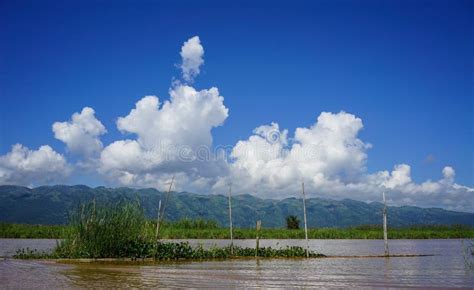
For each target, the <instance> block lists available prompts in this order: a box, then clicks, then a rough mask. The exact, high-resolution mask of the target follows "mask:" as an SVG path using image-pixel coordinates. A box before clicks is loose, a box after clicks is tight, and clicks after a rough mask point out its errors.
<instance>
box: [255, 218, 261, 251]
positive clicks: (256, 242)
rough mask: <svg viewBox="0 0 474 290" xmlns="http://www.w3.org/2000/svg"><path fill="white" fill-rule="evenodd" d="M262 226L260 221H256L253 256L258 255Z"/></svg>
mask: <svg viewBox="0 0 474 290" xmlns="http://www.w3.org/2000/svg"><path fill="white" fill-rule="evenodd" d="M261 227H262V221H261V220H258V221H257V238H256V240H255V257H258V249H259V247H260V228H261Z"/></svg>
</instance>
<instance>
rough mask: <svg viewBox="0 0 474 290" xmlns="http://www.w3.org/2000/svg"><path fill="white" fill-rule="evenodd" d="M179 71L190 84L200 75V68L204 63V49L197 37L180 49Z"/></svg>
mask: <svg viewBox="0 0 474 290" xmlns="http://www.w3.org/2000/svg"><path fill="white" fill-rule="evenodd" d="M180 54H181V59H182V63H181V66H180V67H181V71H182V74H183V78H184V80H185V81H187V82H192V81H193V80H194V78H195V77H196V76H197V75H198V74H199V73H200V71H201V70H200V67H201V65H202V64H203V63H204V58H203V57H204V48H203V47H202V45H201V40H200V39H199V36H194V37H191V38H190V39H188V40H187V41H185V42H184V44H183V46H182V47H181V53H180Z"/></svg>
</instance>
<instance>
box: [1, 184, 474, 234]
mask: <svg viewBox="0 0 474 290" xmlns="http://www.w3.org/2000/svg"><path fill="white" fill-rule="evenodd" d="M164 196H165V194H164V193H163V192H159V191H157V190H155V189H151V188H148V189H132V188H123V187H122V188H106V187H96V188H90V187H87V186H84V185H76V186H64V185H56V186H42V187H37V188H34V189H30V188H27V187H21V186H10V185H4V186H0V222H7V223H26V224H65V223H67V221H68V217H69V215H70V213H71V212H72V211H73V210H75V209H76V208H77V206H78V205H79V204H80V203H82V202H88V201H91V200H93V199H95V200H96V202H99V203H113V202H116V201H120V200H124V199H125V200H137V199H138V200H139V201H140V203H141V205H142V206H143V208H144V210H145V213H146V215H147V216H149V217H150V218H154V217H156V215H157V207H158V202H159V200H160V199H161V200H164ZM232 205H233V209H232V213H233V219H234V225H235V226H236V227H253V226H254V224H255V221H256V220H257V219H261V220H262V223H263V225H264V226H265V227H284V226H285V225H286V224H285V217H286V216H288V215H296V216H298V217H299V218H300V220H303V218H302V211H303V210H302V200H301V199H297V198H287V199H283V200H272V199H261V198H257V197H255V196H252V195H248V194H244V195H237V196H234V197H233V202H232ZM307 211H308V225H309V227H347V226H356V225H363V224H379V223H381V221H382V204H380V203H364V202H360V201H355V200H350V199H344V200H340V201H336V200H329V199H320V198H311V199H308V200H307ZM185 217H186V218H191V219H193V218H198V217H199V218H203V219H211V220H215V221H217V222H218V223H219V224H220V225H222V226H225V225H227V223H228V213H227V197H226V196H222V195H199V194H194V193H187V192H173V193H171V197H170V200H169V203H168V205H167V208H166V218H167V219H168V220H173V221H175V220H179V219H181V218H185ZM388 223H389V226H397V227H398V226H409V225H420V224H425V225H441V224H443V225H450V224H465V225H470V226H474V213H463V212H454V211H447V210H444V209H439V208H418V207H413V206H402V207H389V209H388Z"/></svg>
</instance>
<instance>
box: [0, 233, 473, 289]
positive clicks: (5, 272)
mask: <svg viewBox="0 0 474 290" xmlns="http://www.w3.org/2000/svg"><path fill="white" fill-rule="evenodd" d="M1 242H2V241H1V240H0V245H1ZM226 242H227V241H215V240H214V241H193V243H203V244H204V245H206V246H212V245H213V244H214V243H217V245H222V244H223V243H226ZM237 243H238V244H239V245H242V246H253V241H251V240H245V241H237ZM263 243H266V244H265V245H272V246H275V245H276V243H278V245H279V246H285V245H286V244H288V243H291V244H296V243H302V241H295V240H291V241H287V240H267V241H263ZM390 246H391V251H392V252H394V253H425V254H435V255H436V256H432V257H412V258H388V259H387V258H372V259H371V258H323V259H259V260H256V259H233V260H225V261H201V262H168V263H157V264H134V265H127V264H125V265H124V264H121V265H118V264H117V265H114V264H79V265H65V264H58V263H54V262H39V261H18V260H12V259H7V260H4V261H0V281H2V286H0V287H6V288H18V287H25V288H33V287H35V288H37V287H40V288H64V287H79V288H83V287H114V288H115V287H117V288H123V287H218V288H223V287H317V286H326V287H328V286H336V287H350V286H359V287H429V286H444V287H448V286H451V287H456V286H458V287H472V286H473V285H474V273H473V271H472V270H468V269H466V268H465V266H464V262H463V257H462V246H461V241H460V240H395V241H391V244H390ZM311 248H312V249H314V250H318V251H321V252H323V253H325V254H330V255H347V254H351V255H354V254H356V255H364V254H374V253H376V254H379V253H381V252H383V242H382V241H373V240H313V241H311Z"/></svg>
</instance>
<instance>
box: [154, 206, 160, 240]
mask: <svg viewBox="0 0 474 290" xmlns="http://www.w3.org/2000/svg"><path fill="white" fill-rule="evenodd" d="M160 213H161V199H160V202H158V217H157V219H156V233H155V239H156V240H158V232H159V231H160Z"/></svg>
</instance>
